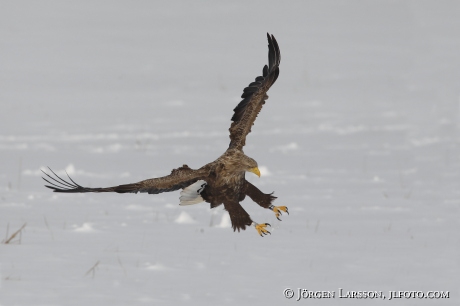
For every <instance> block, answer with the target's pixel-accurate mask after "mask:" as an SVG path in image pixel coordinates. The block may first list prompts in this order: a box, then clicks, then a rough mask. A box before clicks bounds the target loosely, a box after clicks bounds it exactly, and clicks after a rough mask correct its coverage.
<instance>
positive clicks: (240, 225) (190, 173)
mask: <svg viewBox="0 0 460 306" xmlns="http://www.w3.org/2000/svg"><path fill="white" fill-rule="evenodd" d="M267 38H268V65H265V66H264V68H263V72H262V76H258V77H257V78H256V79H255V81H254V82H252V83H250V84H249V86H248V87H246V88H245V89H244V90H243V94H242V95H241V98H243V100H242V101H241V102H240V103H239V104H238V105H237V106H236V108H235V109H234V114H233V117H232V119H231V120H232V121H233V122H232V124H231V126H230V129H229V131H230V145H229V147H228V149H227V151H225V153H224V154H222V155H221V156H220V157H219V158H217V159H216V160H215V161H213V162H210V163H209V164H206V165H204V166H203V167H201V168H199V169H197V170H195V169H191V168H189V167H188V166H187V165H183V166H182V167H180V168H177V169H174V170H172V171H171V174H170V175H167V176H163V177H159V178H152V179H147V180H144V181H140V182H137V183H132V184H125V185H119V186H113V187H105V188H88V187H83V186H80V185H78V184H77V183H75V181H74V180H72V179H71V178H70V176H68V175H67V176H68V178H69V180H70V181H66V180H64V179H62V178H60V177H59V176H57V175H56V173H54V172H53V170H51V169H49V170H50V171H51V172H52V174H53V175H54V177H53V176H51V175H49V174H48V173H46V172H44V171H43V173H44V174H45V175H46V176H45V177H43V179H44V180H45V181H46V182H47V183H49V184H50V185H45V186H46V187H48V188H50V189H52V190H53V191H54V192H63V193H77V192H78V193H80V192H117V193H128V192H130V193H138V192H147V193H150V194H157V193H162V192H168V191H175V190H178V189H183V190H182V191H181V197H180V205H190V204H196V203H200V202H203V201H206V202H208V203H210V204H211V208H214V207H217V206H219V205H221V204H224V208H225V210H227V211H228V213H229V215H230V219H231V222H232V227H233V230H234V231H236V230H238V231H240V230H245V229H246V227H247V226H254V227H255V229H256V230H257V232H258V233H259V235H260V236H262V237H263V235H267V234H270V232H269V231H268V230H267V226H270V224H268V223H256V222H254V221H253V220H252V219H251V217H250V216H249V214H248V213H247V212H246V211H245V210H244V209H243V207H242V206H241V205H240V202H241V201H243V200H244V198H245V197H246V196H249V197H250V198H251V199H252V200H253V201H254V202H256V203H257V204H259V205H260V206H261V207H263V208H267V209H270V210H272V211H273V212H274V213H275V216H276V218H277V219H278V220H280V219H279V217H280V215H281V212H286V213H288V214H289V212H288V209H287V207H286V206H274V205H273V204H272V202H273V201H274V200H275V199H276V197H274V196H273V193H271V194H265V193H263V192H262V191H260V190H259V189H258V188H257V187H255V186H254V185H253V184H251V183H250V182H248V181H247V180H246V179H245V173H246V172H252V173H254V174H256V175H257V176H259V177H260V171H259V168H258V167H257V162H256V161H255V160H254V159H252V158H251V157H249V156H247V155H246V154H244V152H243V147H244V145H245V143H246V136H247V135H248V134H249V133H250V132H251V127H252V125H253V124H254V121H255V120H256V117H257V115H258V114H259V112H260V110H261V109H262V106H263V105H264V104H265V101H266V100H267V99H268V96H267V91H268V90H269V89H270V87H271V86H272V85H273V84H274V83H275V81H276V79H277V78H278V75H279V64H280V60H281V54H280V49H279V47H278V43H277V42H276V39H275V37H274V36H273V35H270V34H268V33H267Z"/></svg>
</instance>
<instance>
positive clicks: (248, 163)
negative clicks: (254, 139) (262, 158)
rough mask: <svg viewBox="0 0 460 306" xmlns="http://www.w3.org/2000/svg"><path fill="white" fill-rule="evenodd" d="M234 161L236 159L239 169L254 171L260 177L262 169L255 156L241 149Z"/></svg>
mask: <svg viewBox="0 0 460 306" xmlns="http://www.w3.org/2000/svg"><path fill="white" fill-rule="evenodd" d="M234 161H235V166H236V168H237V170H239V171H247V172H252V173H254V174H255V175H257V176H258V177H260V171H259V168H258V165H257V162H256V161H255V160H254V159H253V158H251V157H249V156H247V155H245V154H244V153H243V152H241V151H239V152H238V153H237V154H236V156H235V159H234Z"/></svg>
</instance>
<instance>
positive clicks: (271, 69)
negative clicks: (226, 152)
mask: <svg viewBox="0 0 460 306" xmlns="http://www.w3.org/2000/svg"><path fill="white" fill-rule="evenodd" d="M267 38H268V66H267V65H265V67H264V69H263V76H258V77H257V78H256V80H255V82H252V83H251V84H249V86H248V87H246V88H245V89H244V91H243V94H242V95H241V98H243V100H242V101H241V102H240V103H239V104H238V105H237V107H235V109H234V112H235V113H234V114H233V117H232V121H233V122H232V125H231V126H230V129H229V131H230V146H229V149H230V148H237V149H239V150H241V149H242V148H243V147H244V145H245V143H246V135H248V134H249V133H250V132H251V127H252V125H253V124H254V121H255V120H256V117H257V115H258V114H259V112H260V110H261V109H262V106H263V105H264V104H265V100H266V99H268V96H267V94H266V93H267V91H268V90H269V89H270V87H271V86H272V85H273V83H275V81H276V79H277V78H278V75H279V64H280V61H281V54H280V49H279V47H278V43H277V42H276V39H275V37H274V36H273V35H270V34H268V33H267Z"/></svg>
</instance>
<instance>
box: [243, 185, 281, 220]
mask: <svg viewBox="0 0 460 306" xmlns="http://www.w3.org/2000/svg"><path fill="white" fill-rule="evenodd" d="M246 195H248V196H249V197H250V198H251V199H252V200H253V201H254V202H256V203H257V204H259V205H260V206H261V207H263V208H268V209H270V210H271V211H273V212H274V213H275V216H276V219H278V220H280V221H281V219H280V218H279V217H280V216H281V212H282V211H284V212H285V213H287V214H288V215H289V211H288V208H287V207H286V206H274V205H273V204H272V202H273V201H274V200H275V199H276V197H275V196H273V193H268V194H267V193H263V192H262V191H260V190H259V189H258V188H257V187H256V186H254V185H252V184H251V183H249V182H248V181H246Z"/></svg>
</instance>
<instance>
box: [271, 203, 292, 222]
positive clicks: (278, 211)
mask: <svg viewBox="0 0 460 306" xmlns="http://www.w3.org/2000/svg"><path fill="white" fill-rule="evenodd" d="M270 209H271V210H272V211H273V212H274V213H275V217H276V219H278V220H279V221H282V220H281V219H280V218H279V217H280V216H281V215H283V213H282V211H284V212H285V213H287V214H288V215H289V211H288V208H287V207H286V206H271V207H270Z"/></svg>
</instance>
